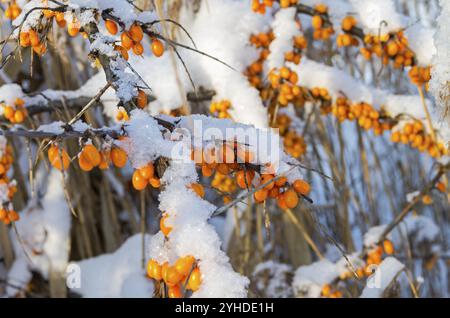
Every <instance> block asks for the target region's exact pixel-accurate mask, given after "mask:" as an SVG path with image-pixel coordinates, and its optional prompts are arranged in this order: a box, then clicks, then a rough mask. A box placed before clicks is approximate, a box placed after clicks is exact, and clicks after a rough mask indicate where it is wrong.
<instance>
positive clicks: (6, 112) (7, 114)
mask: <svg viewBox="0 0 450 318" xmlns="http://www.w3.org/2000/svg"><path fill="white" fill-rule="evenodd" d="M3 115H4V116H5V118H7V119H11V118H13V117H14V108H12V107H11V106H6V107H5V108H4V110H3Z"/></svg>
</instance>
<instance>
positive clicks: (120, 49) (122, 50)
mask: <svg viewBox="0 0 450 318" xmlns="http://www.w3.org/2000/svg"><path fill="white" fill-rule="evenodd" d="M114 50H115V51H117V52H119V53H120V55H122V57H123V59H124V60H125V61H128V59H129V57H130V56H129V55H128V51H127V50H126V49H125V48H124V47H123V46H120V45H116V46H115V47H114Z"/></svg>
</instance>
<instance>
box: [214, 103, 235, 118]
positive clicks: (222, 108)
mask: <svg viewBox="0 0 450 318" xmlns="http://www.w3.org/2000/svg"><path fill="white" fill-rule="evenodd" d="M230 108H231V102H230V101H229V100H221V101H218V102H212V103H211V105H209V111H210V112H211V114H213V115H214V116H217V117H218V118H231V115H230V114H229V113H228V110H229V109H230Z"/></svg>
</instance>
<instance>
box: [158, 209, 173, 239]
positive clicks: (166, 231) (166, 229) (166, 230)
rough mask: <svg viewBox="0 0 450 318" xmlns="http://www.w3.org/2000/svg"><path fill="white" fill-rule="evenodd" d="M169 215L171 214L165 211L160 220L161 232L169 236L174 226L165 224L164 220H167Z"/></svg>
mask: <svg viewBox="0 0 450 318" xmlns="http://www.w3.org/2000/svg"><path fill="white" fill-rule="evenodd" d="M168 217H169V214H167V213H164V214H163V216H162V217H161V219H160V220H159V228H160V230H161V232H163V234H164V236H168V235H169V233H170V232H171V231H172V227H170V226H166V225H165V224H164V222H165V221H166V220H167V218H168Z"/></svg>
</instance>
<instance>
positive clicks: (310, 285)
mask: <svg viewBox="0 0 450 318" xmlns="http://www.w3.org/2000/svg"><path fill="white" fill-rule="evenodd" d="M338 276H339V272H338V270H337V268H336V266H335V264H333V263H332V262H330V261H328V260H326V259H324V260H321V261H318V262H315V263H312V264H310V265H305V266H300V267H299V268H297V270H296V271H295V276H294V281H293V283H292V285H293V288H294V293H295V294H296V295H297V297H308V298H317V297H320V293H321V290H322V287H323V285H325V284H329V283H330V282H332V281H333V280H334V279H335V278H337V277H338Z"/></svg>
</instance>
